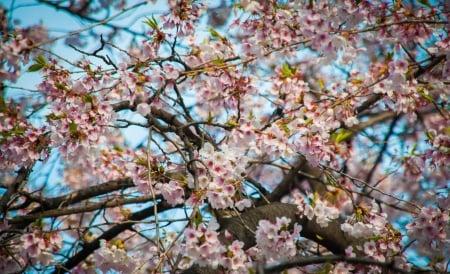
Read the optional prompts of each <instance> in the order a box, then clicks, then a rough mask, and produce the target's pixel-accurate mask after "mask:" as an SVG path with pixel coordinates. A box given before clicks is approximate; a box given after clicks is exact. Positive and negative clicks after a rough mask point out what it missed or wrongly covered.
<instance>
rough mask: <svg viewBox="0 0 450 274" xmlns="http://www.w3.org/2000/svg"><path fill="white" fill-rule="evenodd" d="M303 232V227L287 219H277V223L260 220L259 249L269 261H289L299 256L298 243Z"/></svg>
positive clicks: (257, 239) (256, 235)
mask: <svg viewBox="0 0 450 274" xmlns="http://www.w3.org/2000/svg"><path fill="white" fill-rule="evenodd" d="M291 226H293V229H292V232H291V231H290V230H291V229H290V227H291ZM301 230H302V226H301V225H299V224H297V223H295V224H294V225H292V224H291V219H289V218H286V217H281V218H278V217H277V218H276V221H275V222H271V221H268V220H260V221H259V223H258V228H257V230H256V232H255V238H256V244H257V247H259V248H260V249H261V255H262V256H264V258H266V259H267V260H268V261H276V260H279V259H283V260H287V259H289V258H292V257H294V256H295V255H297V246H296V243H297V241H298V240H299V238H300V231H301Z"/></svg>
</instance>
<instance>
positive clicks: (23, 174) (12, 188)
mask: <svg viewBox="0 0 450 274" xmlns="http://www.w3.org/2000/svg"><path fill="white" fill-rule="evenodd" d="M30 171H31V168H26V167H22V168H20V169H19V171H18V172H17V176H16V178H15V180H14V182H13V183H11V184H10V185H9V186H8V189H7V190H6V193H5V194H3V196H2V199H1V200H0V214H2V215H3V217H4V218H5V217H6V211H7V209H8V203H9V201H10V199H11V196H12V195H14V193H16V192H17V190H19V189H20V188H21V186H22V184H23V183H24V182H25V180H26V179H27V177H28V175H29V174H30Z"/></svg>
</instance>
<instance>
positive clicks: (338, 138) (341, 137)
mask: <svg viewBox="0 0 450 274" xmlns="http://www.w3.org/2000/svg"><path fill="white" fill-rule="evenodd" d="M352 136H353V131H351V130H348V129H340V130H338V131H337V132H335V133H333V134H331V139H332V140H334V141H335V142H336V143H340V142H343V141H346V140H348V139H350V138H351V137H352Z"/></svg>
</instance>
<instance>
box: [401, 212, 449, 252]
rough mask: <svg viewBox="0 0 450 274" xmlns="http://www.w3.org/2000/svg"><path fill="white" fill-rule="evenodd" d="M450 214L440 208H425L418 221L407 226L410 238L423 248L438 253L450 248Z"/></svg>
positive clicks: (417, 218)
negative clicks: (449, 237) (449, 236)
mask: <svg viewBox="0 0 450 274" xmlns="http://www.w3.org/2000/svg"><path fill="white" fill-rule="evenodd" d="M448 224H449V212H448V209H447V210H445V211H444V210H441V209H439V208H431V207H424V208H422V209H421V211H420V213H419V215H418V216H417V217H416V219H415V220H414V221H413V222H411V223H409V224H408V225H406V228H407V229H408V236H409V237H411V239H414V240H417V241H419V243H421V244H423V248H426V249H427V250H429V251H434V252H437V253H441V252H443V250H444V249H448V248H450V245H449V244H450V243H449V241H448V235H449V233H450V231H449V226H448Z"/></svg>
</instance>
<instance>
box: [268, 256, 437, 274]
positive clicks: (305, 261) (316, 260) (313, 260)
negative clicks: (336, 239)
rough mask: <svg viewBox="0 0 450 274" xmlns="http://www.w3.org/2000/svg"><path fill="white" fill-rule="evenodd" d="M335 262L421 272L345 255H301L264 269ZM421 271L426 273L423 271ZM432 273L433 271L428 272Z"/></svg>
mask: <svg viewBox="0 0 450 274" xmlns="http://www.w3.org/2000/svg"><path fill="white" fill-rule="evenodd" d="M335 262H347V263H352V264H360V265H374V266H379V267H381V268H382V269H383V270H386V271H392V272H383V273H419V272H414V271H413V272H411V271H406V270H403V269H399V268H397V267H396V266H395V263H394V262H393V261H386V262H380V261H377V260H374V259H370V258H366V257H346V256H343V255H328V256H319V257H308V258H305V257H301V258H297V259H294V260H290V261H287V262H284V263H281V264H277V265H276V266H271V267H266V268H265V269H264V273H265V274H269V273H281V272H283V270H286V269H289V268H292V267H299V266H307V265H312V264H323V263H335ZM420 273H425V272H423V271H421V272H420ZM426 273H431V272H426Z"/></svg>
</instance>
